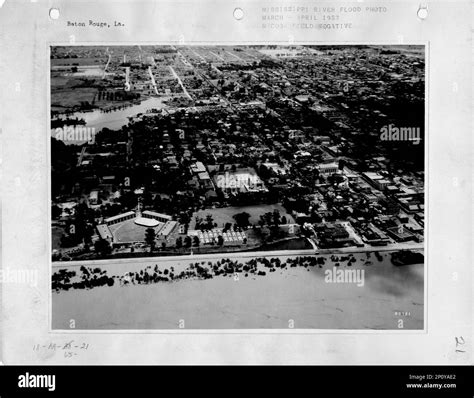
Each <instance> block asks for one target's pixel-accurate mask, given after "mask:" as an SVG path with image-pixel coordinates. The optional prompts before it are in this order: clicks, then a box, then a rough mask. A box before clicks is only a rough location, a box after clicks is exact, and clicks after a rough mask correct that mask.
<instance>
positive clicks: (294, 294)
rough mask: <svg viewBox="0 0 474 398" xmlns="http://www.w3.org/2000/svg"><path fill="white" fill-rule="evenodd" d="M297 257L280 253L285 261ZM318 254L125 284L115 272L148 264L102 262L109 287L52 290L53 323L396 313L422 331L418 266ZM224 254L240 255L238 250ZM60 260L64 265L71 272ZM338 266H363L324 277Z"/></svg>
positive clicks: (343, 325)
mask: <svg viewBox="0 0 474 398" xmlns="http://www.w3.org/2000/svg"><path fill="white" fill-rule="evenodd" d="M296 257H297V256H278V259H279V262H280V264H283V263H288V261H287V260H291V261H290V263H289V264H291V263H294V262H295V258H296ZM316 257H324V258H325V260H324V265H322V264H319V263H318V262H317V261H316V264H315V265H313V266H310V265H307V266H306V267H305V266H304V265H299V266H295V267H291V266H286V267H284V268H282V267H274V268H275V271H273V272H270V271H269V269H268V267H265V266H263V268H262V267H261V264H260V265H258V268H259V269H258V271H257V272H256V273H252V274H249V272H244V271H242V272H236V273H235V272H230V273H225V274H222V275H218V276H214V277H212V278H209V279H195V278H189V279H180V280H176V281H171V282H170V281H168V282H163V281H160V282H158V283H135V284H133V283H131V281H130V282H127V283H125V285H123V284H122V283H121V282H120V280H119V279H118V278H119V277H120V276H122V277H123V275H125V274H127V273H131V272H133V273H134V272H137V273H140V271H141V270H143V269H146V267H148V266H150V264H148V263H140V262H136V263H119V264H110V263H107V264H104V265H101V266H100V269H101V270H102V271H106V273H107V275H108V276H109V277H112V276H115V277H117V279H115V280H116V283H115V284H114V285H113V286H107V285H105V286H101V287H96V288H93V289H90V290H87V289H70V290H68V291H60V292H59V293H57V292H53V294H52V300H53V315H52V321H53V325H52V326H53V329H68V328H69V321H70V319H74V320H75V322H76V329H103V330H106V329H112V330H120V329H175V328H179V325H180V322H181V321H183V320H184V325H185V328H186V329H239V328H243V329H258V328H265V329H273V328H279V329H288V327H289V325H290V323H289V322H292V324H293V325H294V328H296V329H359V330H360V329H362V330H364V329H375V330H379V329H383V330H399V329H398V322H399V319H400V317H402V318H403V329H411V330H413V329H423V308H424V303H423V297H424V294H423V286H424V283H423V264H414V265H407V266H402V267H396V266H394V265H393V264H392V263H391V260H390V258H391V254H390V253H388V252H384V253H382V254H379V257H376V256H375V255H374V254H372V253H359V254H355V255H353V256H352V257H353V258H354V259H355V261H340V257H341V256H334V255H333V258H332V259H331V255H325V256H316ZM345 257H348V258H349V256H345ZM269 258H271V256H269ZM275 258H276V257H275ZM336 258H337V259H336ZM229 260H230V261H232V262H234V261H235V262H238V261H240V259H239V257H238V256H235V257H233V258H232V257H231V258H229ZM245 261H246V260H245ZM275 261H276V260H275ZM241 262H242V263H244V260H243V261H241ZM349 262H351V265H350V266H349V265H348V264H349ZM192 263H193V264H195V263H196V262H195V261H191V260H190V259H189V258H187V259H184V258H182V259H174V260H168V259H160V261H159V262H157V264H155V265H158V268H159V270H161V271H162V272H164V270H165V269H171V267H173V272H174V274H175V275H178V274H179V273H181V272H183V271H185V270H186V269H188V268H189V266H190V264H192ZM211 263H212V261H211ZM198 264H199V265H200V266H203V267H207V266H208V264H207V263H206V262H205V264H201V263H198ZM308 264H309V263H308ZM336 264H338V265H336ZM64 265H65V267H61V268H62V269H76V270H77V267H69V268H68V267H67V265H66V264H64ZM336 267H338V269H341V270H342V269H353V270H363V271H364V284H363V286H358V285H357V284H355V283H328V282H327V280H326V278H325V275H326V274H325V271H326V270H332V269H334V268H336ZM150 268H153V267H152V266H150ZM260 268H262V270H263V269H265V268H266V269H265V271H264V272H265V275H259V274H258V272H259V271H261V270H260ZM246 273H247V274H248V275H247V276H245V274H246ZM236 275H237V276H236ZM400 314H403V315H400Z"/></svg>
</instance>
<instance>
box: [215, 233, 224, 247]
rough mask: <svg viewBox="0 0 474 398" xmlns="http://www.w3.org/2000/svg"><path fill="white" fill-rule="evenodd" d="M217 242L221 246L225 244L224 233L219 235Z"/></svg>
mask: <svg viewBox="0 0 474 398" xmlns="http://www.w3.org/2000/svg"><path fill="white" fill-rule="evenodd" d="M217 244H218V245H219V246H222V245H223V244H224V238H223V237H222V235H219V236H218V238H217Z"/></svg>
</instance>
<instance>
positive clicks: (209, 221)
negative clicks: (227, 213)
mask: <svg viewBox="0 0 474 398" xmlns="http://www.w3.org/2000/svg"><path fill="white" fill-rule="evenodd" d="M206 224H207V226H208V229H212V226H213V225H214V219H213V218H212V214H207V215H206Z"/></svg>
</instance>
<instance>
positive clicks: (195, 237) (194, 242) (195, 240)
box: [193, 236, 200, 247]
mask: <svg viewBox="0 0 474 398" xmlns="http://www.w3.org/2000/svg"><path fill="white" fill-rule="evenodd" d="M199 243H200V242H199V237H198V236H194V238H193V246H195V247H199Z"/></svg>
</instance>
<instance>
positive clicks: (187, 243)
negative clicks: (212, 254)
mask: <svg viewBox="0 0 474 398" xmlns="http://www.w3.org/2000/svg"><path fill="white" fill-rule="evenodd" d="M184 247H191V237H190V236H186V238H184Z"/></svg>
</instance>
